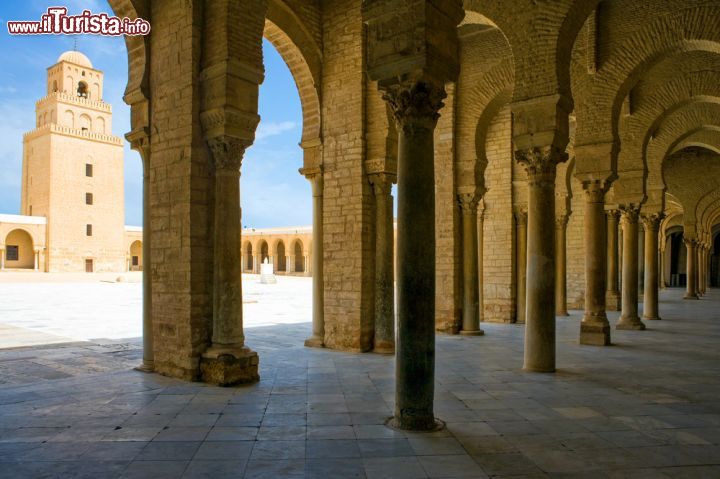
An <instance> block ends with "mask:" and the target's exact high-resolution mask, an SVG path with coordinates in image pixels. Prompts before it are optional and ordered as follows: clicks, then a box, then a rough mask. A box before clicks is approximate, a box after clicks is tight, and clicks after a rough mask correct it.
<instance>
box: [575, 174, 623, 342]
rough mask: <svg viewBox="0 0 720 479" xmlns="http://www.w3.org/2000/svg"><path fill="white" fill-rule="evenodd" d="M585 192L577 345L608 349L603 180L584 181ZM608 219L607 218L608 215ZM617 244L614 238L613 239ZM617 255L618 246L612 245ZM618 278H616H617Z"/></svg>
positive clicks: (604, 189)
mask: <svg viewBox="0 0 720 479" xmlns="http://www.w3.org/2000/svg"><path fill="white" fill-rule="evenodd" d="M583 188H584V189H585V316H584V317H583V320H582V323H581V324H580V344H589V345H593V346H608V345H609V344H610V323H608V319H607V314H606V313H605V298H606V289H607V288H606V286H605V283H606V276H605V274H606V271H609V270H610V268H607V269H606V268H605V261H606V260H607V259H608V257H609V256H612V255H608V254H607V253H608V251H606V250H607V247H606V244H605V243H606V241H605V234H606V219H605V217H606V216H605V211H604V208H605V206H604V205H605V192H606V190H607V184H606V183H605V182H604V181H598V180H595V181H586V182H583ZM608 218H609V216H608ZM615 238H616V241H617V236H615ZM615 246H616V248H615V252H616V255H617V243H616V244H615ZM616 278H617V276H616Z"/></svg>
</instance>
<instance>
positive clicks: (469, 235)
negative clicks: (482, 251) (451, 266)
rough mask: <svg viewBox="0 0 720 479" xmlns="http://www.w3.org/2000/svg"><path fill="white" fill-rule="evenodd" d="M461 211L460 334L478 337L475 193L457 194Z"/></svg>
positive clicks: (476, 202)
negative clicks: (461, 302) (461, 297)
mask: <svg viewBox="0 0 720 479" xmlns="http://www.w3.org/2000/svg"><path fill="white" fill-rule="evenodd" d="M458 202H459V203H460V209H461V211H462V229H463V231H462V238H463V240H462V248H463V249H462V251H463V318H462V329H461V330H460V334H465V335H471V336H480V335H482V334H484V332H483V330H482V329H480V313H479V311H478V309H479V298H478V237H477V208H478V197H477V195H476V194H475V193H461V194H458Z"/></svg>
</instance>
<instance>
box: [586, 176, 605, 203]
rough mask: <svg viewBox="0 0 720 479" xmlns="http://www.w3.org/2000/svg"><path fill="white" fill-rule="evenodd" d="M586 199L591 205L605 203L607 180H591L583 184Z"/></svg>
mask: <svg viewBox="0 0 720 479" xmlns="http://www.w3.org/2000/svg"><path fill="white" fill-rule="evenodd" d="M582 186H583V190H584V191H585V199H586V201H587V202H589V203H604V202H605V193H606V192H607V190H608V183H607V182H606V181H605V180H591V181H583V182H582Z"/></svg>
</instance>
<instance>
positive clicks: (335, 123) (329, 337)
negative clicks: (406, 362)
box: [322, 0, 374, 351]
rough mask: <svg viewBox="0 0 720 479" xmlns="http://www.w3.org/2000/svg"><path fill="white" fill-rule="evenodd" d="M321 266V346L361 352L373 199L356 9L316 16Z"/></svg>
mask: <svg viewBox="0 0 720 479" xmlns="http://www.w3.org/2000/svg"><path fill="white" fill-rule="evenodd" d="M323 35H324V37H323V38H324V41H323V45H324V55H323V60H324V65H323V82H322V88H323V94H322V98H323V170H324V195H323V208H324V211H323V235H324V238H323V254H324V256H323V261H324V278H323V279H324V290H325V343H326V345H327V346H328V347H331V348H337V349H345V350H354V351H364V350H367V349H369V348H370V346H371V341H372V330H373V327H374V326H373V321H372V318H373V315H372V310H373V297H372V294H371V292H372V287H373V280H374V278H373V277H372V271H373V270H372V268H370V267H368V264H370V263H372V260H373V258H374V237H373V227H372V224H373V217H372V207H373V199H372V192H371V190H370V184H369V183H368V182H367V180H366V179H365V177H364V175H363V171H362V161H363V158H364V154H365V151H364V147H365V145H364V143H365V141H364V81H365V76H364V74H363V63H364V62H363V51H364V47H363V38H362V22H361V21H360V2H359V1H356V0H333V1H328V2H325V4H324V11H323Z"/></svg>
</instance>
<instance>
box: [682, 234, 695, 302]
mask: <svg viewBox="0 0 720 479" xmlns="http://www.w3.org/2000/svg"><path fill="white" fill-rule="evenodd" d="M683 241H684V242H685V247H686V248H687V268H686V271H687V291H686V292H685V297H684V299H698V292H697V245H698V241H697V239H695V238H683Z"/></svg>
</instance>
